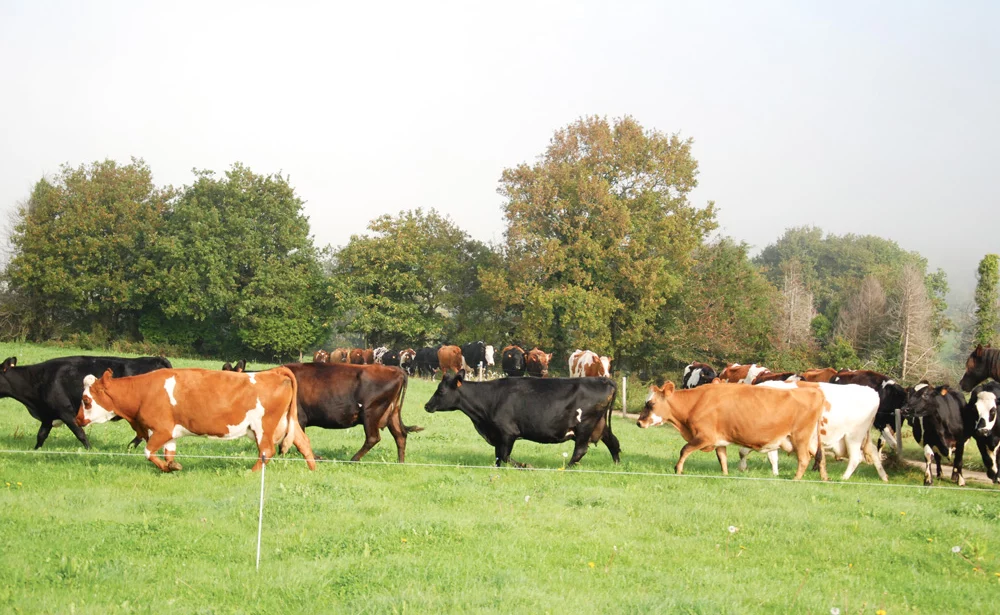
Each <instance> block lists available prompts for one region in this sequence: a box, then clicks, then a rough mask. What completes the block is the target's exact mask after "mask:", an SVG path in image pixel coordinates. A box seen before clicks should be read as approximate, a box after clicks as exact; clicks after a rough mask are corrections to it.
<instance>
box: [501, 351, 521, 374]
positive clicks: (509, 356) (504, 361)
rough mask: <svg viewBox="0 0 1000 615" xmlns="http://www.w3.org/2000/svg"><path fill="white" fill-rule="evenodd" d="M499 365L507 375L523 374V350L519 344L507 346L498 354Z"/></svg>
mask: <svg viewBox="0 0 1000 615" xmlns="http://www.w3.org/2000/svg"><path fill="white" fill-rule="evenodd" d="M500 367H502V368H503V373H505V374H507V376H508V377H511V378H514V377H520V376H523V375H524V370H525V366H524V350H522V349H521V347H520V346H507V347H506V348H504V349H503V352H502V353H501V355H500Z"/></svg>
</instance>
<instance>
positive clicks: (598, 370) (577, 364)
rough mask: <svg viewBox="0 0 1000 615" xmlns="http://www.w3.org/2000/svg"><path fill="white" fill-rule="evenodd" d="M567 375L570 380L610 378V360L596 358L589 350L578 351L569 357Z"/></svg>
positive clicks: (594, 353)
mask: <svg viewBox="0 0 1000 615" xmlns="http://www.w3.org/2000/svg"><path fill="white" fill-rule="evenodd" d="M569 375H570V377H572V378H583V377H591V378H593V377H600V376H603V377H605V378H610V377H611V358H610V357H601V356H598V354H597V353H596V352H593V351H591V350H580V349H577V350H576V352H574V353H573V354H571V355H570V356H569Z"/></svg>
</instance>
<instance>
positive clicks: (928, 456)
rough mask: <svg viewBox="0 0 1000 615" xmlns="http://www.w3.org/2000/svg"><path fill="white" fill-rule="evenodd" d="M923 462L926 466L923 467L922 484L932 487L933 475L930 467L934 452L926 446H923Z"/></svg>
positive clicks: (932, 462)
mask: <svg viewBox="0 0 1000 615" xmlns="http://www.w3.org/2000/svg"><path fill="white" fill-rule="evenodd" d="M924 460H925V461H926V462H927V465H925V466H924V484H925V485H933V484H934V475H933V474H932V473H931V467H932V466H933V464H934V451H933V450H932V449H931V447H929V446H927V445H926V444H925V445H924Z"/></svg>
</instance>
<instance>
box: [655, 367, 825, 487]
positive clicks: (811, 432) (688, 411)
mask: <svg viewBox="0 0 1000 615" xmlns="http://www.w3.org/2000/svg"><path fill="white" fill-rule="evenodd" d="M649 390H650V393H649V397H648V398H647V399H646V406H645V407H644V408H643V410H642V412H641V413H640V414H639V420H638V421H637V422H636V424H637V425H638V426H639V427H642V428H646V427H651V426H653V425H659V424H661V423H670V424H671V425H673V426H674V427H676V428H677V430H678V431H679V432H680V433H681V436H682V437H683V438H684V439H685V440H686V441H687V444H685V445H684V446H683V447H682V448H681V452H680V457H679V458H678V459H677V465H676V466H674V470H675V471H676V472H677V473H678V474H683V473H684V461H685V460H686V459H687V458H688V456H689V455H690V454H691V453H693V452H695V451H699V450H700V451H706V452H707V451H711V450H713V449H714V450H715V454H716V455H717V456H718V458H719V465H720V466H721V467H722V473H723V474H729V468H728V464H727V458H726V447H727V446H728V445H730V444H739V445H741V446H746V447H749V448H751V449H753V450H758V451H764V452H770V451H774V450H777V449H778V448H779V447H780V446H781V444H782V443H783V442H784V441H785V439H786V438H788V439H790V440H791V444H792V448H794V450H795V454H796V456H797V457H798V460H799V465H798V469H797V470H796V472H795V480H798V479H800V478H802V475H803V474H804V473H805V471H806V468H807V467H808V466H809V460H810V459H811V458H812V453H811V452H810V442H811V443H812V445H813V450H817V447H819V452H818V454H817V457H818V459H819V462H820V476H821V477H822V478H823V479H824V480H825V479H826V461H825V458H824V457H823V454H822V447H821V446H820V445H819V443H818V442H817V441H816V438H817V437H818V429H819V428H820V426H821V423H820V422H821V420H822V419H823V411H824V409H826V408H828V407H829V406H828V404H827V402H826V398H825V397H824V396H823V393H822V391H820V390H819V387H817V386H803V387H795V388H794V389H790V390H778V389H773V388H769V387H763V386H761V387H751V386H736V385H734V384H725V383H720V384H713V385H712V386H703V387H698V388H695V389H689V390H679V391H677V390H675V389H674V383H672V382H667V383H666V384H664V385H663V386H662V387H659V388H658V387H656V386H655V385H653V386H650V389H649Z"/></svg>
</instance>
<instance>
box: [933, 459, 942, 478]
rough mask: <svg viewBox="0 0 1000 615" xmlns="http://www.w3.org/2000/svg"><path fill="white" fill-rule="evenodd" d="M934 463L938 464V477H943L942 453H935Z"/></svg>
mask: <svg viewBox="0 0 1000 615" xmlns="http://www.w3.org/2000/svg"><path fill="white" fill-rule="evenodd" d="M934 463H936V464H937V477H938V478H941V453H934Z"/></svg>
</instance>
